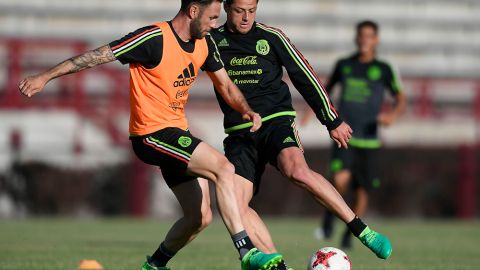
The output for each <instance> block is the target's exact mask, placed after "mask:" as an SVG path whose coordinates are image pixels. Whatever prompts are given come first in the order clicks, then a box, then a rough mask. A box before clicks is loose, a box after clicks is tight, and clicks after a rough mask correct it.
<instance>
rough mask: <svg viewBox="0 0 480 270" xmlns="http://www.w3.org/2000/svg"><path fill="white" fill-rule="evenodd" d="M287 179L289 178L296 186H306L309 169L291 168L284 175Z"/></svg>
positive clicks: (308, 179)
mask: <svg viewBox="0 0 480 270" xmlns="http://www.w3.org/2000/svg"><path fill="white" fill-rule="evenodd" d="M286 174H287V177H288V178H290V180H292V181H293V182H294V183H295V184H297V185H302V186H303V185H308V183H309V181H310V180H311V179H310V175H311V172H310V169H309V168H308V167H303V166H301V167H300V166H299V167H293V168H292V169H291V170H290V171H289V172H287V173H286Z"/></svg>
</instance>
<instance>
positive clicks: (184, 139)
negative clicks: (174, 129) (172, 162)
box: [178, 136, 192, 148]
mask: <svg viewBox="0 0 480 270" xmlns="http://www.w3.org/2000/svg"><path fill="white" fill-rule="evenodd" d="M178 144H180V145H181V146H182V147H184V148H186V147H189V146H190V145H191V144H192V139H191V138H189V137H186V136H182V137H180V138H179V139H178Z"/></svg>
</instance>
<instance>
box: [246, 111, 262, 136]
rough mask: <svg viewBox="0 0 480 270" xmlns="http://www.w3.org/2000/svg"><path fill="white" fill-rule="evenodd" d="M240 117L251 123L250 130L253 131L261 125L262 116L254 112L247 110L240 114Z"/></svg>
mask: <svg viewBox="0 0 480 270" xmlns="http://www.w3.org/2000/svg"><path fill="white" fill-rule="evenodd" d="M242 118H243V120H247V121H250V122H252V123H253V126H252V128H251V129H250V132H255V131H257V130H258V129H259V128H260V127H261V126H262V117H260V114H258V113H256V112H253V111H248V112H246V113H244V114H243V115H242Z"/></svg>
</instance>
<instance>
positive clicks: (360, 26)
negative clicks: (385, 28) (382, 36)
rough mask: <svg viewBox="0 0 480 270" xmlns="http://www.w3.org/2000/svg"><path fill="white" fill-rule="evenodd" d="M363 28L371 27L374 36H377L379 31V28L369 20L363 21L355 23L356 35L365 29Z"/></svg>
mask: <svg viewBox="0 0 480 270" xmlns="http://www.w3.org/2000/svg"><path fill="white" fill-rule="evenodd" d="M365 27H371V28H372V29H373V31H374V32H375V34H378V31H379V26H378V24H377V23H376V22H374V21H370V20H365V21H361V22H359V23H357V35H358V34H359V33H360V31H361V30H362V29H363V28H365Z"/></svg>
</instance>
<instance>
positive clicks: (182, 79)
mask: <svg viewBox="0 0 480 270" xmlns="http://www.w3.org/2000/svg"><path fill="white" fill-rule="evenodd" d="M196 78H197V77H196V75H195V68H194V67H193V64H192V63H190V64H189V65H188V67H187V68H185V69H184V70H183V72H182V73H180V75H178V77H177V79H178V80H176V81H175V82H174V83H173V87H181V86H189V85H190V84H192V83H193V82H194V81H195V79H196Z"/></svg>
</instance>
